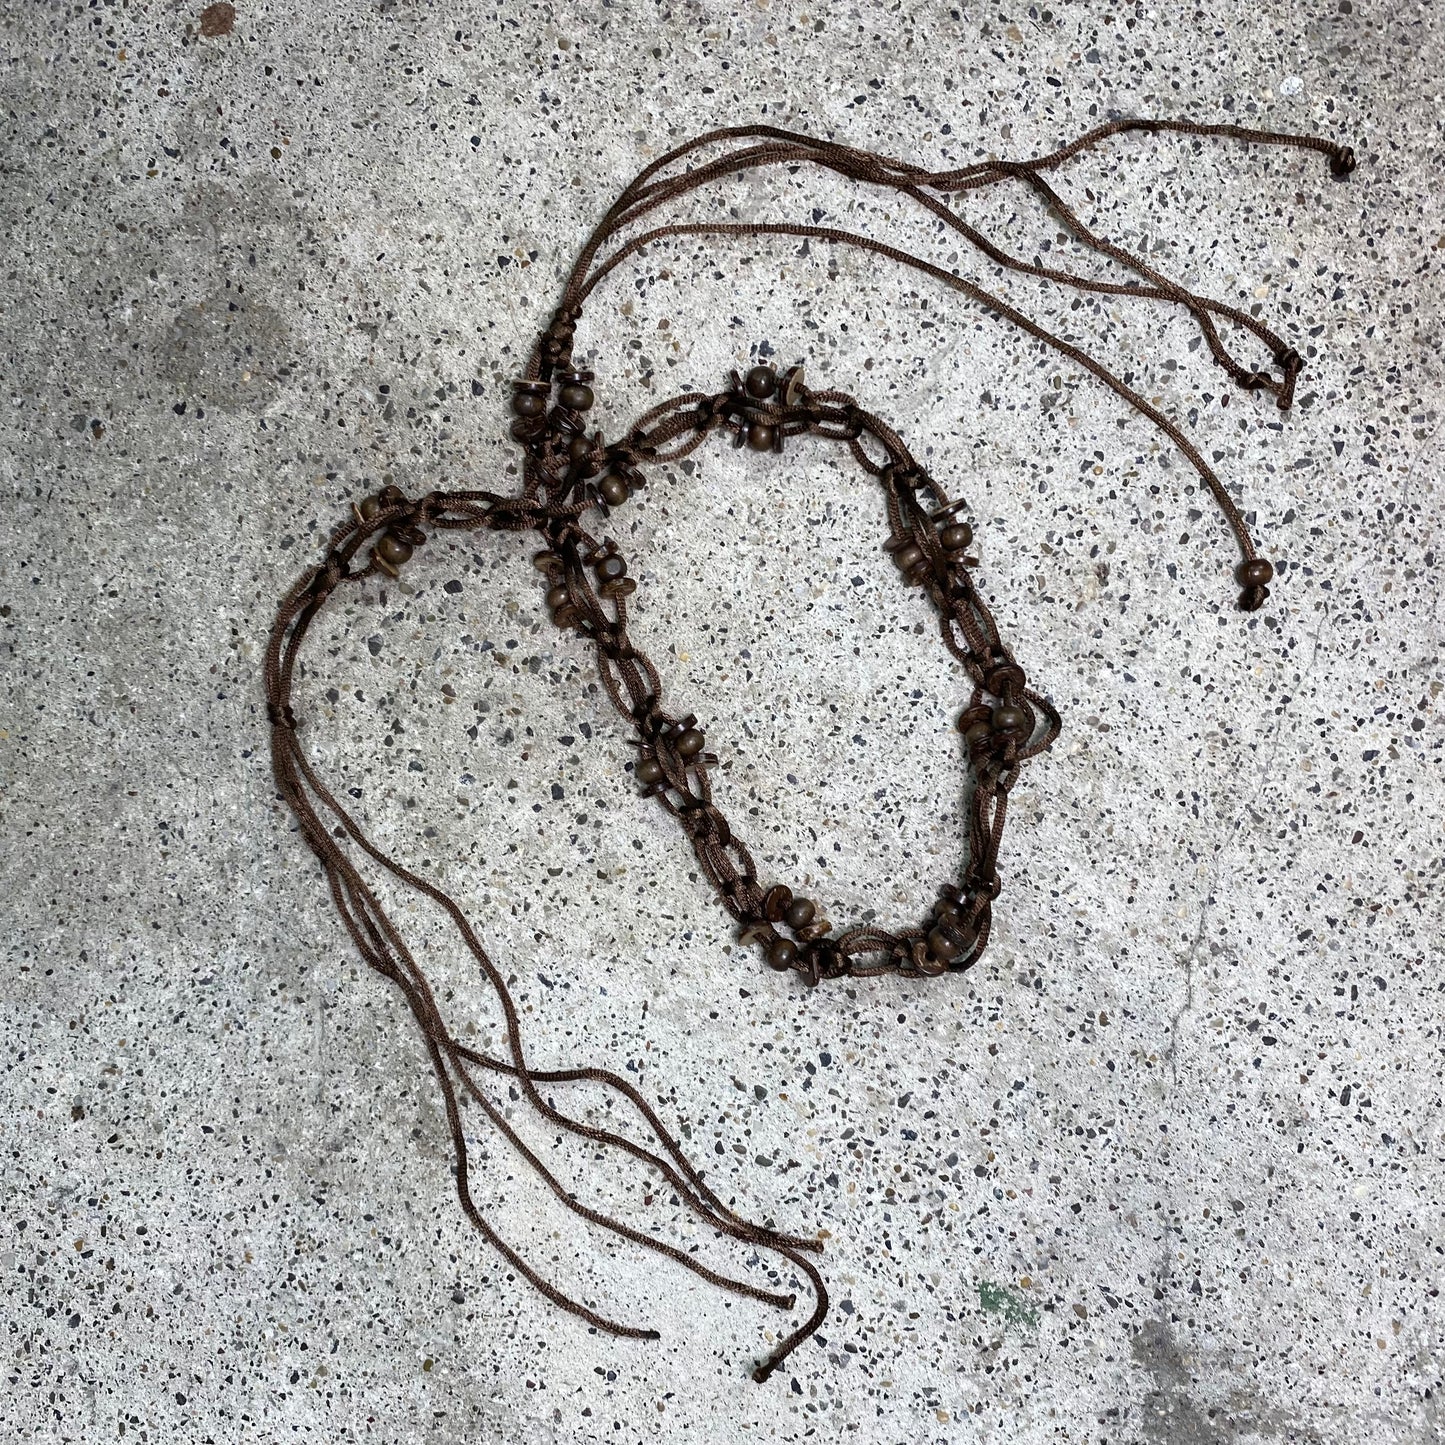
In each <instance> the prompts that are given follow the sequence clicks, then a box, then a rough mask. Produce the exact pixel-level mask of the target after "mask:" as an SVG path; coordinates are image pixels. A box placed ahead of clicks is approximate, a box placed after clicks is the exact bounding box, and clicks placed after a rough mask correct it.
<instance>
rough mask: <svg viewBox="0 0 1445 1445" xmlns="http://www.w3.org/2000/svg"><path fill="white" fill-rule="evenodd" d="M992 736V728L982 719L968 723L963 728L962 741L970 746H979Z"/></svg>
mask: <svg viewBox="0 0 1445 1445" xmlns="http://www.w3.org/2000/svg"><path fill="white" fill-rule="evenodd" d="M992 736H993V729H992V728H991V727H990V726H989V725H988V724H987V723H986V722H983V721H982V720H980V721H978V722H973V723H969V725H968V726H967V727H966V728H965V729H964V730H963V738H964V741H965V742H966V743H967V744H968V745H969V747H971V748H976V747H981V746H982V745H983V744H984V743H985V742H986V741H987V740H988V739H989V738H991V737H992Z"/></svg>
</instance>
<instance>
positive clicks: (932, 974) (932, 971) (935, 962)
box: [917, 953, 948, 978]
mask: <svg viewBox="0 0 1445 1445" xmlns="http://www.w3.org/2000/svg"><path fill="white" fill-rule="evenodd" d="M917 966H918V971H919V973H921V974H923V975H925V976H926V977H928V978H937V977H938V975H939V974H941V973H947V972H948V964H947V963H945V962H944V960H943V959H941V958H936V957H935V956H934V955H933V954H931V953H925V954H924V955H923V957H922V958H920V959H919V960H918V965H917Z"/></svg>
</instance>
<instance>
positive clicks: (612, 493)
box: [597, 477, 632, 507]
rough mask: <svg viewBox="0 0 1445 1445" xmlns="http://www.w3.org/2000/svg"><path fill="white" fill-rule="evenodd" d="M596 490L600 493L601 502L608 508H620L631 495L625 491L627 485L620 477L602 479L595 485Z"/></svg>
mask: <svg viewBox="0 0 1445 1445" xmlns="http://www.w3.org/2000/svg"><path fill="white" fill-rule="evenodd" d="M597 490H598V491H599V492H601V494H602V500H603V501H604V502H606V503H607V505H608V506H609V507H620V506H621V505H622V504H623V502H625V501H626V500H627V499H628V497H630V496H631V495H632V493H631V492H629V491H628V490H627V483H626V482H624V481H623V480H622V478H621V477H603V478H602V480H601V482H599V483H598V485H597Z"/></svg>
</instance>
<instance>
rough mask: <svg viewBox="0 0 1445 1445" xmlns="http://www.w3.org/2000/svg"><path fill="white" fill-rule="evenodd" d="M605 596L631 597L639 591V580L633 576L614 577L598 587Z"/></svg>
mask: <svg viewBox="0 0 1445 1445" xmlns="http://www.w3.org/2000/svg"><path fill="white" fill-rule="evenodd" d="M597 590H598V591H599V592H600V593H601V594H602V595H603V596H604V597H631V596H632V594H633V593H634V592H636V591H637V582H636V580H635V579H634V578H631V577H614V578H613V579H612V581H611V582H604V583H603V584H602V586H601V587H599V588H598V589H597Z"/></svg>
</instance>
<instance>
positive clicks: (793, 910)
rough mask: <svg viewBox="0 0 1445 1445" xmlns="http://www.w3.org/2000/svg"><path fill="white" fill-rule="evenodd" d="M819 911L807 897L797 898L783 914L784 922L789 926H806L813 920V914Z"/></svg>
mask: <svg viewBox="0 0 1445 1445" xmlns="http://www.w3.org/2000/svg"><path fill="white" fill-rule="evenodd" d="M817 911H818V910H817V909H816V908H815V907H814V906H813V905H812V904H811V903H810V902H809V901H808V900H807V899H806V898H795V899H793V901H792V902H791V903H790V904H789V905H788V907H787V911H786V912H785V913H784V914H783V922H784V923H786V924H787V925H788V927H789V928H806V927H807V926H808V925H809V924H810V923H811V922H812V921H813V915H814V914H815V913H816V912H817Z"/></svg>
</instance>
